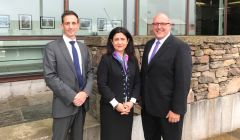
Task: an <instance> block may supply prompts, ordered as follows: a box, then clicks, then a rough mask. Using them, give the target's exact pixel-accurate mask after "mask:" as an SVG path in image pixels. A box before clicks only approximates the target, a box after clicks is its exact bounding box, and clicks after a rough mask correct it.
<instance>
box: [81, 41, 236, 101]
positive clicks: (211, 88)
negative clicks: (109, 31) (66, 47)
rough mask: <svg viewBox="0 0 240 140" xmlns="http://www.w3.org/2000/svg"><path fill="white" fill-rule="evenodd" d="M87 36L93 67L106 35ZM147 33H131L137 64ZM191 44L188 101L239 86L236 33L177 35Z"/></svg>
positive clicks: (228, 90)
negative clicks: (137, 34) (134, 34)
mask: <svg viewBox="0 0 240 140" xmlns="http://www.w3.org/2000/svg"><path fill="white" fill-rule="evenodd" d="M93 38H94V39H92V37H87V38H85V43H86V44H87V45H88V46H89V47H90V48H91V51H92V58H93V62H94V63H93V65H94V69H95V71H96V69H97V65H98V63H99V61H100V58H101V56H102V54H104V53H105V52H106V49H105V47H104V46H105V44H106V40H107V37H93ZM151 38H152V37H151V36H135V37H134V43H135V45H136V46H135V52H136V55H137V57H138V59H139V65H140V66H141V64H140V63H141V58H142V54H143V49H144V44H145V43H146V41H148V40H149V39H151ZM179 38H180V39H182V40H183V41H185V42H187V43H188V44H189V46H190V47H191V54H192V62H193V70H192V82H191V91H190V93H189V98H188V103H191V102H195V101H199V100H204V99H212V98H216V97H219V96H225V95H228V94H234V93H236V92H238V91H239V89H240V78H239V76H240V69H239V68H240V57H239V52H240V36H181V37H179Z"/></svg>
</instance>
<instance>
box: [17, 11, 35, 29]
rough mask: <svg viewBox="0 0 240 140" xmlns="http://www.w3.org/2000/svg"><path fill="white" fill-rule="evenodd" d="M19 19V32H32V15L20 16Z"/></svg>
mask: <svg viewBox="0 0 240 140" xmlns="http://www.w3.org/2000/svg"><path fill="white" fill-rule="evenodd" d="M18 17H19V30H32V15H26V14H21V15H18Z"/></svg>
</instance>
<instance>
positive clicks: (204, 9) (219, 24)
mask: <svg viewBox="0 0 240 140" xmlns="http://www.w3.org/2000/svg"><path fill="white" fill-rule="evenodd" d="M196 15H197V17H196V25H197V26H196V34H197V35H223V31H224V30H223V29H224V0H196Z"/></svg>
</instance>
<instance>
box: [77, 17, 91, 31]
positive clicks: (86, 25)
mask: <svg viewBox="0 0 240 140" xmlns="http://www.w3.org/2000/svg"><path fill="white" fill-rule="evenodd" d="M91 29H92V19H89V18H80V30H91Z"/></svg>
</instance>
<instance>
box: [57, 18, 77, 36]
mask: <svg viewBox="0 0 240 140" xmlns="http://www.w3.org/2000/svg"><path fill="white" fill-rule="evenodd" d="M61 27H62V30H63V33H64V34H65V35H66V36H67V37H69V38H71V39H75V38H76V33H77V31H78V29H79V21H78V19H77V17H75V16H74V15H67V16H65V17H64V18H63V23H62V24H61Z"/></svg>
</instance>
